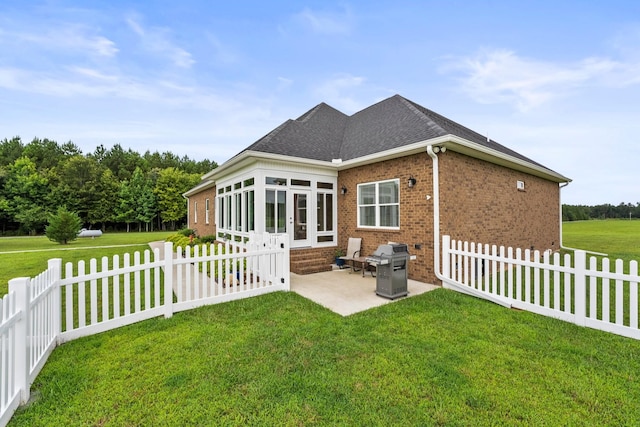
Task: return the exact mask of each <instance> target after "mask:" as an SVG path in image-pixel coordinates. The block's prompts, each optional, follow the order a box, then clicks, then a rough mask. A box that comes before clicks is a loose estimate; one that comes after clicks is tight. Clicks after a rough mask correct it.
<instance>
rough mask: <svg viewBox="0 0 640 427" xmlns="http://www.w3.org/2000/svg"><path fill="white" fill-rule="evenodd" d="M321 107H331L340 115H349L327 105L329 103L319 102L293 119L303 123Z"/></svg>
mask: <svg viewBox="0 0 640 427" xmlns="http://www.w3.org/2000/svg"><path fill="white" fill-rule="evenodd" d="M321 108H329V109H331V110H333V111H336V112H338V113H340V114H341V115H343V116H345V117H349V116H347V115H346V114H345V113H343V112H342V111H340V110H338V109H337V108H333V107H332V106H331V105H329V104H327V103H325V102H321V103H320V104H318V105H316V106H315V107H313V108H311V109H310V110H309V111H307V112H306V113H304V114H302V115H301V116H300V117H298V118H297V119H295V121H296V122H298V123H304V122H306V121H308V120H309V119H311V118H312V117H313V116H314V115H315V114H316V113H317V112H318V111H320V109H321Z"/></svg>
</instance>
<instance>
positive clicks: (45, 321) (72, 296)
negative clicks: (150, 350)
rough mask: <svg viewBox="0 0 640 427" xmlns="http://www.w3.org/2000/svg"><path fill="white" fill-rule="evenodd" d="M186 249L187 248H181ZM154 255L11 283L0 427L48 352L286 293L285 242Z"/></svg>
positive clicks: (3, 314) (3, 323) (269, 238)
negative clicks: (179, 315) (145, 323)
mask: <svg viewBox="0 0 640 427" xmlns="http://www.w3.org/2000/svg"><path fill="white" fill-rule="evenodd" d="M185 249H186V248H185ZM162 255H164V256H161V253H160V249H159V248H157V249H155V250H154V251H153V256H152V251H150V250H146V251H144V252H143V254H140V252H135V253H134V254H133V257H131V256H130V255H129V254H125V255H124V256H123V257H122V260H121V259H120V257H119V256H118V255H114V256H113V258H112V259H111V260H110V259H109V258H107V257H103V258H102V260H101V262H100V264H98V260H96V259H92V260H91V261H90V262H89V265H88V268H87V266H86V265H85V263H84V261H80V262H78V264H77V265H75V266H74V265H73V264H72V263H67V264H66V265H65V268H64V274H63V269H62V260H60V259H52V260H50V261H49V265H48V269H47V270H46V271H45V272H43V273H41V274H40V275H38V276H37V277H35V278H33V279H31V278H17V279H13V280H11V281H9V293H8V294H7V295H5V296H4V297H3V298H2V304H1V305H0V309H1V311H0V426H2V427H3V426H5V425H6V424H7V423H8V422H9V420H10V419H11V416H12V415H13V413H14V412H15V410H16V408H17V407H18V406H19V405H20V404H24V403H26V402H27V401H28V399H29V395H30V386H31V384H32V383H33V381H34V379H35V378H36V376H37V375H38V373H39V372H40V370H41V369H42V367H43V366H44V364H45V362H46V361H47V359H48V357H49V355H50V354H51V352H52V351H53V349H54V348H55V347H56V346H57V345H59V344H61V343H63V342H66V341H70V340H73V339H76V338H79V337H83V336H87V335H93V334H96V333H99V332H103V331H107V330H110V329H114V328H118V327H120V326H124V325H128V324H131V323H135V322H139V321H141V320H145V319H150V318H152V317H157V316H164V317H166V318H168V317H171V316H172V315H173V313H176V312H179V311H183V310H189V309H192V308H196V307H200V306H203V305H209V304H217V303H221V302H226V301H232V300H237V299H242V298H248V297H251V296H256V295H261V294H265V293H269V292H275V291H288V290H289V288H290V278H289V241H288V238H287V236H286V235H282V236H280V235H269V234H264V235H258V234H252V235H251V236H250V237H249V240H248V242H247V243H246V244H242V245H240V244H231V243H230V242H227V243H226V244H225V245H221V244H218V245H209V246H206V245H203V246H199V247H194V248H193V249H191V250H183V249H182V248H177V250H176V252H175V253H174V251H173V244H172V243H170V242H168V243H165V244H164V253H163V254H162Z"/></svg>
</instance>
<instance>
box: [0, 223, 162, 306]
mask: <svg viewBox="0 0 640 427" xmlns="http://www.w3.org/2000/svg"><path fill="white" fill-rule="evenodd" d="M170 234H172V232H168V231H162V232H150V233H133V232H132V233H105V234H104V235H102V237H99V238H96V239H89V238H83V239H77V240H75V241H73V242H71V243H69V244H68V245H60V244H58V243H55V242H52V241H50V240H49V239H47V238H46V237H44V236H39V237H2V238H0V296H2V295H5V294H6V293H7V292H8V287H9V284H8V282H9V280H11V279H13V278H16V277H34V276H36V275H37V274H39V273H41V272H43V271H44V270H46V269H47V261H48V260H49V259H52V258H62V262H63V264H64V263H67V262H73V263H74V264H77V262H78V261H80V260H85V261H87V262H88V261H89V260H90V259H91V258H97V259H100V258H101V257H103V256H108V257H109V258H111V257H112V256H113V255H115V254H124V253H127V252H129V253H132V252H135V251H140V252H142V251H144V250H145V249H149V245H148V243H149V242H153V241H156V240H164V239H165V238H166V237H167V236H169V235H170ZM109 246H111V247H109ZM113 246H115V247H113Z"/></svg>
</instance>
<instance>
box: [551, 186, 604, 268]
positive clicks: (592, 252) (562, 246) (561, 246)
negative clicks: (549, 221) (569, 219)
mask: <svg viewBox="0 0 640 427" xmlns="http://www.w3.org/2000/svg"><path fill="white" fill-rule="evenodd" d="M567 185H569V183H568V182H565V183H564V184H562V185H560V190H562V189H563V188H564V187H566V186H567ZM558 203H559V204H560V249H565V250H567V251H574V252H575V251H585V252H586V253H589V254H593V255H598V256H604V257H606V256H609V255H608V254H605V253H602V252H595V251H588V250H586V249H578V248H570V247H569V246H564V245H563V244H562V197H560V198H559V202H558Z"/></svg>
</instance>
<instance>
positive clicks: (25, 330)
mask: <svg viewBox="0 0 640 427" xmlns="http://www.w3.org/2000/svg"><path fill="white" fill-rule="evenodd" d="M30 287H31V279H29V278H28V277H19V278H16V279H11V280H9V292H10V293H11V292H15V295H16V311H19V312H20V317H19V318H18V321H17V322H16V328H15V334H16V335H15V337H16V340H15V344H16V347H15V349H14V357H15V369H16V371H15V381H16V387H17V388H18V389H19V390H20V402H21V404H25V403H27V402H28V401H29V395H30V390H29V389H30V381H29V376H30V375H29V374H30V372H29V371H30V370H31V366H29V336H28V335H29V317H30V313H29V311H30V310H29V309H30V307H29V302H30V301H29V288H30Z"/></svg>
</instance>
